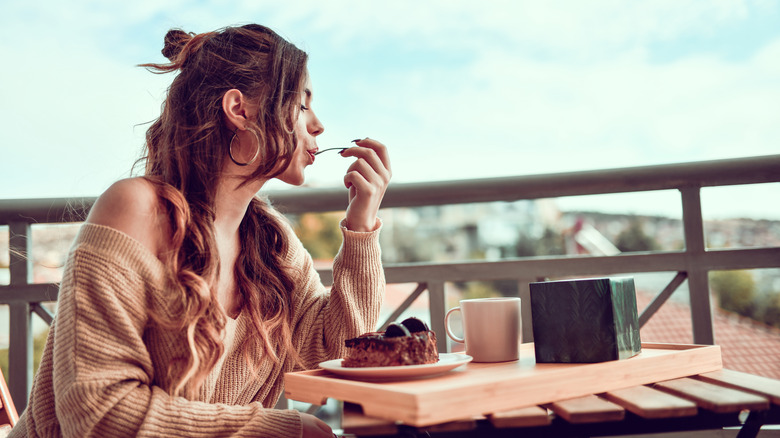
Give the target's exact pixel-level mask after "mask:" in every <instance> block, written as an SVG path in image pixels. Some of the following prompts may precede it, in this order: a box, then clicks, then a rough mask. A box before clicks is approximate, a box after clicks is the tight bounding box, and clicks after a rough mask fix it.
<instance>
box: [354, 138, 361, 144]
mask: <svg viewBox="0 0 780 438" xmlns="http://www.w3.org/2000/svg"><path fill="white" fill-rule="evenodd" d="M360 140H362V138H357V139H355V140H352V143H357V142H359V141H360Z"/></svg>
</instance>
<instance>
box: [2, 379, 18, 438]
mask: <svg viewBox="0 0 780 438" xmlns="http://www.w3.org/2000/svg"><path fill="white" fill-rule="evenodd" d="M0 403H1V404H2V405H0V427H2V426H5V425H7V424H9V425H11V427H14V426H16V422H17V421H18V420H19V414H17V413H16V406H14V401H13V400H11V393H10V392H9V391H8V385H7V384H6V382H5V376H3V371H2V370H0Z"/></svg>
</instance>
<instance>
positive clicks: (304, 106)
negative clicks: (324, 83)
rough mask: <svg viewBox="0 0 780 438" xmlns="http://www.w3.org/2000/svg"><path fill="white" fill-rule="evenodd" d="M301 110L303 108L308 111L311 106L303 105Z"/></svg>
mask: <svg viewBox="0 0 780 438" xmlns="http://www.w3.org/2000/svg"><path fill="white" fill-rule="evenodd" d="M301 110H302V111H308V110H309V107H308V106H306V105H301Z"/></svg>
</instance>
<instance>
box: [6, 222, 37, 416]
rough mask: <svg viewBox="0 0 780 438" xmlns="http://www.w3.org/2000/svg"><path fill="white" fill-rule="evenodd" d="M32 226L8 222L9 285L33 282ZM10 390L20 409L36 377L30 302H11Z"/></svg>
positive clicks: (25, 401) (24, 403) (15, 403)
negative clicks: (34, 376)
mask: <svg viewBox="0 0 780 438" xmlns="http://www.w3.org/2000/svg"><path fill="white" fill-rule="evenodd" d="M31 228H32V227H31V226H30V224H29V223H27V222H11V223H9V224H8V234H9V235H8V237H9V239H8V243H9V248H10V251H11V254H10V262H11V264H10V266H9V270H10V274H11V278H10V286H11V287H13V286H23V285H27V284H30V283H32V279H33V275H32V256H31V254H32V244H31V241H30V240H31V234H32V233H31ZM8 325H9V327H8V328H9V330H8V331H9V334H10V342H9V345H8V390H9V391H10V392H11V398H12V399H13V400H14V405H16V408H17V410H18V411H19V412H21V411H23V410H24V408H25V407H26V406H27V397H28V395H29V394H30V389H31V387H32V378H33V335H32V318H30V303H27V302H12V303H10V304H9V324H8Z"/></svg>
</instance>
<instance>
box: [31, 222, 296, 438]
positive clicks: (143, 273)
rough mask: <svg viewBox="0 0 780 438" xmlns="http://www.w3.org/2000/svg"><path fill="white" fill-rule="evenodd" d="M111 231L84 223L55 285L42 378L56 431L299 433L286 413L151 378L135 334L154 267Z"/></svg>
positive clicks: (140, 329) (143, 320) (140, 333)
mask: <svg viewBox="0 0 780 438" xmlns="http://www.w3.org/2000/svg"><path fill="white" fill-rule="evenodd" d="M106 235H110V238H105V236H106ZM117 235H121V233H119V232H118V231H116V230H112V229H110V228H106V227H100V226H97V225H86V226H85V227H84V228H83V229H82V232H81V235H80V236H79V239H78V240H77V243H76V245H75V246H74V248H73V250H72V252H71V255H70V257H69V261H68V266H67V268H66V272H65V276H64V277H63V282H62V284H61V288H60V296H59V304H58V310H57V317H56V332H55V337H54V342H53V343H52V344H53V361H52V364H53V365H52V366H53V370H52V376H53V389H54V400H55V401H56V412H57V419H58V421H59V424H60V426H59V427H60V428H61V431H62V434H63V436H66V437H68V436H70V437H89V436H150V437H151V436H155V437H159V436H165V437H185V436H186V437H204V438H205V437H213V436H223V437H228V436H230V437H245V436H246V437H248V436H253V437H255V436H268V437H298V436H300V435H301V421H300V414H299V413H298V412H296V411H291V410H275V409H266V408H263V407H262V405H261V404H260V403H256V402H255V403H250V404H248V405H243V406H239V405H235V406H234V405H224V404H211V403H204V402H198V401H190V400H187V399H184V398H181V397H172V396H170V395H169V394H168V393H166V392H165V391H164V390H162V389H161V388H160V387H159V386H157V385H155V383H154V382H155V375H154V373H155V371H154V367H153V363H152V357H151V353H150V351H149V349H148V348H147V345H146V343H145V341H146V340H145V338H144V333H145V329H146V327H147V323H148V321H149V316H148V311H147V309H148V308H149V304H150V303H149V300H150V299H151V298H150V297H152V296H153V294H156V293H161V291H160V290H155V285H158V284H161V282H162V284H164V281H162V280H161V279H160V276H161V275H164V274H163V272H164V268H163V267H162V264H161V263H159V260H157V258H156V257H154V255H152V254H151V253H148V251H146V249H145V248H144V247H143V246H142V245H141V244H140V243H138V242H136V241H135V240H133V239H131V238H129V237H127V236H124V235H122V236H124V237H121V236H120V237H118V236H117ZM144 251H146V252H144ZM44 354H45V353H44Z"/></svg>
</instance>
